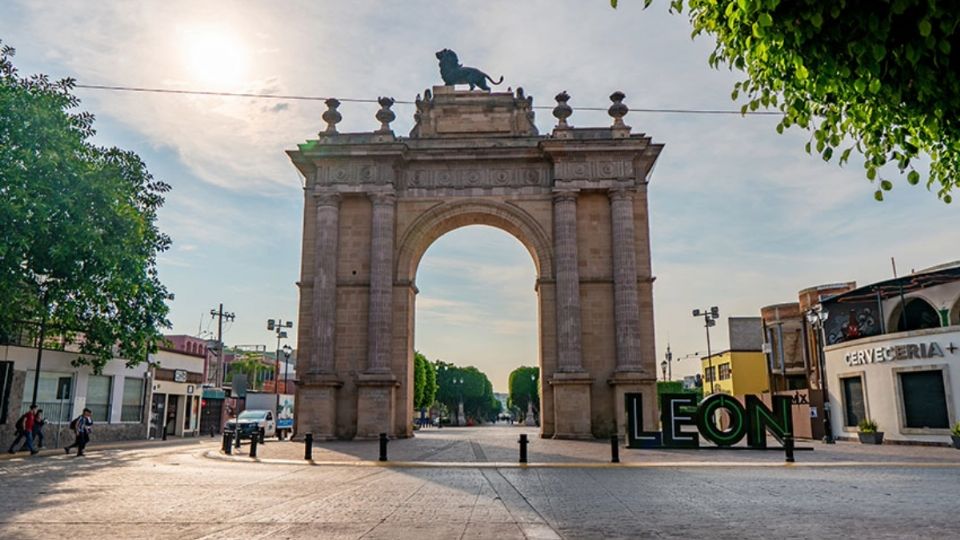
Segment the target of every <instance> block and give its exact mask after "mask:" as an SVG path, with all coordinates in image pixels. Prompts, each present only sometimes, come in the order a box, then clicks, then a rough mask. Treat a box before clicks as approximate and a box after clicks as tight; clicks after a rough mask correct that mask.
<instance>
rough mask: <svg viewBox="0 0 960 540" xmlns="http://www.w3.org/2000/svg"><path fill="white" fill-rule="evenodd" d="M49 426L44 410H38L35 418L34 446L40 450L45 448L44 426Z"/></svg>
mask: <svg viewBox="0 0 960 540" xmlns="http://www.w3.org/2000/svg"><path fill="white" fill-rule="evenodd" d="M46 424H47V419H46V418H44V417H43V409H37V413H36V414H35V415H34V416H33V444H34V446H35V447H36V448H37V450H40V449H41V448H43V426H45V425H46Z"/></svg>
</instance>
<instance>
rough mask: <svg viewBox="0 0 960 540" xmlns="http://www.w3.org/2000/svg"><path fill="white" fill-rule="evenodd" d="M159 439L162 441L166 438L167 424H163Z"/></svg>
mask: <svg viewBox="0 0 960 540" xmlns="http://www.w3.org/2000/svg"><path fill="white" fill-rule="evenodd" d="M160 440H163V441H165V440H167V425H166V424H164V425H163V436H162V437H160Z"/></svg>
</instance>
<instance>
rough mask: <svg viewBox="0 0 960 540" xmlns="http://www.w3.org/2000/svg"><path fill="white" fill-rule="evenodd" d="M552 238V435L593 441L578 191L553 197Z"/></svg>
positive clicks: (559, 193) (590, 379)
mask: <svg viewBox="0 0 960 540" xmlns="http://www.w3.org/2000/svg"><path fill="white" fill-rule="evenodd" d="M553 236H554V238H553V242H554V258H555V260H556V264H555V271H556V304H557V322H556V324H557V371H556V372H555V373H554V374H553V376H552V377H551V379H550V381H549V382H550V386H551V388H552V389H553V412H554V426H555V431H554V434H553V436H554V438H558V439H592V438H593V431H592V424H591V410H592V408H591V401H590V386H591V385H592V384H593V378H592V377H590V374H589V373H587V372H586V371H584V369H583V347H582V343H581V335H580V270H579V269H578V267H577V265H578V264H579V262H578V259H577V192H576V191H562V192H557V193H555V194H554V196H553Z"/></svg>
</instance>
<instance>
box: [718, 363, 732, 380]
mask: <svg viewBox="0 0 960 540" xmlns="http://www.w3.org/2000/svg"><path fill="white" fill-rule="evenodd" d="M719 367H720V380H721V381H725V380H727V379H729V378H730V364H720V366H719Z"/></svg>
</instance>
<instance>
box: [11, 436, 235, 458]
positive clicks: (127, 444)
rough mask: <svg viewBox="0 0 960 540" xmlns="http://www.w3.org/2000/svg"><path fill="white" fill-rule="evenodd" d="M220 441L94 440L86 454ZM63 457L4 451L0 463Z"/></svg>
mask: <svg viewBox="0 0 960 540" xmlns="http://www.w3.org/2000/svg"><path fill="white" fill-rule="evenodd" d="M219 441H220V439H218V438H213V439H212V438H210V437H191V438H185V439H181V438H176V439H174V438H169V439H167V440H166V441H164V440H160V439H156V440H146V439H138V440H132V441H106V442H102V443H101V442H97V441H96V440H94V441H91V443H90V444H89V445H87V451H88V452H99V451H102V450H135V449H137V448H163V447H166V446H180V445H191V444H193V445H197V446H200V445H202V444H203V443H211V442H217V443H219ZM70 454H71V455H74V456H75V455H77V451H76V449H73V450H71V451H70ZM62 455H64V452H63V448H62V447H61V448H44V449H43V450H40V452H38V453H36V454H34V455H33V456H31V455H30V452H29V451H28V450H23V451H20V452H17V453H15V454H11V453H9V452H7V451H6V450H4V451H3V453H2V454H0V461H9V460H13V459H37V458H40V457H44V456H62Z"/></svg>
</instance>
